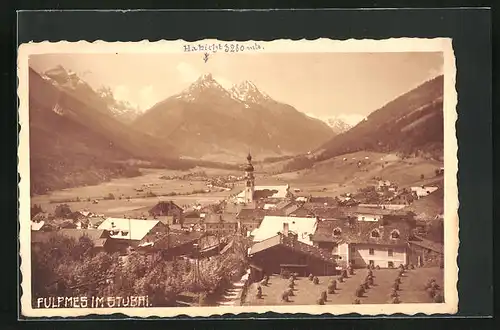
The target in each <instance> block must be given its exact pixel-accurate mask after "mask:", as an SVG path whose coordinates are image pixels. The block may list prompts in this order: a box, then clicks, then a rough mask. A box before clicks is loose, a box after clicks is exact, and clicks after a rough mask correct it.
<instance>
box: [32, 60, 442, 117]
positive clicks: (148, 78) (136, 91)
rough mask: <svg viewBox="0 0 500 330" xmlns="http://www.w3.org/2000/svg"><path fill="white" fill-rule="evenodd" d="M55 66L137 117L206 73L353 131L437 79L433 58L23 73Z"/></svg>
mask: <svg viewBox="0 0 500 330" xmlns="http://www.w3.org/2000/svg"><path fill="white" fill-rule="evenodd" d="M56 65H62V66H63V67H64V68H66V69H67V70H68V69H69V70H72V71H74V72H76V73H77V74H78V75H79V76H80V77H81V78H82V79H84V80H85V81H87V82H88V83H89V84H90V85H91V86H92V87H93V88H95V89H97V88H99V87H101V86H108V87H110V88H111V89H112V90H113V92H114V95H115V98H116V99H119V100H124V101H128V102H130V103H131V104H133V105H136V106H138V107H139V108H140V109H142V110H147V109H149V108H150V107H152V106H153V105H154V104H156V103H157V102H160V101H162V100H164V99H166V98H168V97H169V96H172V95H175V94H177V93H180V92H181V91H182V90H184V89H185V88H187V87H188V86H189V85H190V84H191V83H193V82H194V81H195V80H196V79H197V78H198V77H199V76H200V75H202V74H206V73H211V74H212V76H213V77H214V79H216V80H217V81H218V82H219V83H220V84H221V85H222V86H223V87H226V88H230V87H231V86H232V85H233V84H237V83H240V82H242V81H244V80H249V81H251V82H253V83H254V84H255V85H256V86H257V87H258V88H259V89H260V90H261V91H263V92H265V93H266V94H268V95H269V96H271V97H272V98H273V99H275V100H276V101H280V102H284V103H287V104H290V105H292V106H294V107H295V108H296V109H297V110H299V111H301V112H304V113H307V114H308V115H310V116H313V117H318V118H328V117H340V118H343V119H344V120H345V121H346V122H349V121H351V122H352V123H355V122H357V121H359V120H361V119H362V118H364V117H366V116H367V115H368V114H369V113H371V112H372V111H375V110H377V109H378V108H380V107H382V106H383V105H385V104H386V103H388V102H390V101H391V100H393V99H394V98H396V97H398V96H399V95H401V94H404V93H406V92H407V91H409V90H411V89H413V88H415V87H417V86H418V85H420V84H421V83H423V82H425V81H426V80H429V79H431V78H433V77H435V76H437V75H439V74H442V73H443V56H442V53H438V52H432V53H430V52H411V53H408V52H406V53H403V52H399V53H397V52H392V53H272V54H270V53H260V54H259V53H240V54H226V53H215V54H211V55H210V57H209V59H208V61H207V62H206V63H205V61H204V60H203V54H201V53H179V54H143V53H141V54H130V53H128V54H43V55H32V56H31V57H30V66H31V67H32V68H33V69H35V70H36V71H38V72H43V71H46V70H48V69H51V68H53V67H55V66H56Z"/></svg>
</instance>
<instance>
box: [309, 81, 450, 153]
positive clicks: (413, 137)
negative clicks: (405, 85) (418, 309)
mask: <svg viewBox="0 0 500 330" xmlns="http://www.w3.org/2000/svg"><path fill="white" fill-rule="evenodd" d="M359 150H367V151H377V152H386V153H388V152H396V153H401V154H404V155H410V156H422V157H428V158H433V159H437V160H440V159H442V154H443V76H439V77H436V78H434V79H432V80H430V81H428V82H426V83H424V84H422V85H420V86H419V87H417V88H415V89H414V90H411V91H409V92H408V93H406V94H404V95H401V96H400V97H398V98H396V99H395V100H393V101H392V102H390V103H388V104H386V105H385V106H383V107H382V108H380V109H378V110H376V111H374V112H372V113H371V114H370V115H369V116H368V118H367V119H366V120H364V121H362V122H360V123H359V124H358V125H356V126H355V127H353V128H352V129H350V130H348V131H347V132H345V133H343V134H339V135H336V136H334V137H333V138H332V139H331V140H330V141H328V142H326V143H325V144H323V146H322V147H320V148H319V149H318V150H317V154H318V155H317V158H316V160H317V161H321V160H325V159H329V158H331V157H334V156H338V155H342V154H346V153H350V152H355V151H359Z"/></svg>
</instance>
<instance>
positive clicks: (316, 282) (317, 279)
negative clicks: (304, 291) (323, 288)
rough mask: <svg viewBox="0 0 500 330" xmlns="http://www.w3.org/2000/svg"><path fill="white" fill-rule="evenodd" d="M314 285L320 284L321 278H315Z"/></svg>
mask: <svg viewBox="0 0 500 330" xmlns="http://www.w3.org/2000/svg"><path fill="white" fill-rule="evenodd" d="M313 283H314V284H319V278H318V277H317V276H314V278H313Z"/></svg>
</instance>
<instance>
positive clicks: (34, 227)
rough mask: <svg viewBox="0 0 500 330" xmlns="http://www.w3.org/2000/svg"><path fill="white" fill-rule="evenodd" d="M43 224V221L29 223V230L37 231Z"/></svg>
mask: <svg viewBox="0 0 500 330" xmlns="http://www.w3.org/2000/svg"><path fill="white" fill-rule="evenodd" d="M44 224H45V221H39V222H36V221H31V230H34V231H38V230H40V229H42V227H43V225H44Z"/></svg>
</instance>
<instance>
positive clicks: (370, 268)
mask: <svg viewBox="0 0 500 330" xmlns="http://www.w3.org/2000/svg"><path fill="white" fill-rule="evenodd" d="M358 166H359V165H358ZM442 174H443V169H442V168H440V169H436V176H437V177H438V176H440V175H442ZM172 178H173V177H164V178H163V179H165V180H167V179H172ZM175 179H182V180H186V181H196V180H199V181H203V182H204V183H205V184H206V189H207V190H209V191H210V190H213V189H220V190H221V191H222V190H223V191H229V190H232V189H233V188H238V187H239V186H237V184H241V183H242V184H243V188H242V190H241V191H240V190H237V192H236V193H231V194H228V195H227V197H225V198H223V199H221V200H219V201H218V202H217V203H207V204H205V205H200V204H197V203H192V204H189V205H188V204H181V205H179V204H177V203H176V202H174V201H172V200H168V199H166V200H161V201H158V202H157V203H156V205H154V206H153V207H151V208H149V209H148V210H147V212H142V213H141V214H140V215H138V216H131V215H123V216H122V217H119V216H116V215H109V214H102V213H99V212H93V211H92V210H91V209H90V208H88V209H84V210H72V209H71V208H70V206H69V205H68V204H65V203H61V204H59V205H57V206H56V208H55V211H54V214H53V215H51V218H50V219H49V218H47V216H46V214H44V212H43V210H42V208H41V207H40V206H39V205H34V206H33V207H32V220H31V244H32V251H38V250H39V249H43V248H44V246H46V244H48V243H47V242H49V241H51V240H53V239H54V236H55V235H60V236H62V237H67V238H71V239H74V240H75V241H78V240H81V239H82V238H83V237H85V238H86V239H88V240H90V242H91V245H92V251H93V253H94V254H96V255H97V254H99V253H104V254H106V255H117V256H119V258H120V260H124V261H125V262H126V260H127V257H128V256H130V255H132V254H133V255H137V254H140V255H143V256H144V255H145V256H152V255H155V256H158V255H160V256H161V260H163V261H164V262H177V261H183V262H186V263H187V264H189V265H190V266H189V267H191V268H190V274H191V273H192V274H194V275H193V276H194V277H195V281H199V278H200V277H202V276H203V270H200V267H201V268H203V267H211V266H210V262H212V261H214V260H216V261H217V262H219V261H220V260H222V261H221V262H222V263H223V260H227V259H224V258H226V257H227V256H228V255H234V254H237V253H239V252H238V251H240V252H241V250H242V249H243V251H244V257H243V259H244V262H242V264H241V267H240V269H238V271H236V272H234V273H233V274H231V278H230V279H228V280H227V281H226V282H224V285H223V286H222V287H221V288H220V290H218V291H217V294H215V297H214V299H213V301H212V302H210V303H209V305H245V306H248V305H277V304H321V305H323V304H352V303H354V304H361V303H363V304H365V303H415V302H442V301H443V291H442V290H443V281H444V279H443V267H444V250H443V240H444V238H439V239H429V238H428V236H430V237H432V236H433V233H431V234H429V232H430V231H434V232H435V231H436V228H435V227H436V226H435V225H434V223H441V226H442V223H443V214H442V212H439V214H426V215H425V216H417V214H416V213H415V212H414V210H413V209H412V205H413V204H414V202H415V201H419V200H420V201H421V200H425V199H426V198H429V196H432V194H435V193H436V192H437V191H438V190H439V189H440V187H438V186H436V185H429V186H414V187H409V188H406V187H405V188H400V187H398V185H397V183H394V182H391V181H389V180H386V179H382V178H375V179H378V180H376V181H377V184H376V185H368V186H366V187H364V188H359V189H357V190H356V191H352V192H349V193H342V194H339V195H338V196H334V197H331V196H323V195H322V194H321V192H319V193H318V194H314V195H313V194H308V193H304V192H303V191H301V189H297V188H296V189H291V188H290V185H289V184H281V185H263V186H261V185H258V184H256V183H258V182H259V177H258V176H257V175H256V174H255V169H254V165H253V163H252V156H251V155H250V154H249V155H248V157H247V159H246V165H245V167H244V169H243V172H242V173H241V175H239V176H238V175H226V176H223V175H218V176H212V177H210V176H208V175H206V174H205V173H191V174H188V175H183V176H182V177H181V176H178V177H175ZM93 203H95V204H97V203H99V201H98V200H95V201H93ZM429 224H431V225H429ZM438 227H439V226H438ZM437 232H438V234H437V236H439V228H438V229H437ZM434 236H436V235H434ZM236 246H238V247H236ZM238 249H239V250H238ZM237 250H238V251H237ZM221 258H222V259H221ZM207 269H208V268H207ZM167 276H168V275H167ZM166 280H167V279H165V281H166ZM160 281H161V279H160ZM405 286H406V287H405ZM402 287H405V288H404V290H402V289H401V288H402ZM178 291H179V290H178ZM212 291H214V290H212ZM189 295H190V293H189V292H185V291H183V292H175V297H174V298H172V299H173V301H175V302H176V304H177V305H178V306H183V305H189V306H196V305H199V304H200V303H199V301H198V300H197V299H189V298H186V297H188V296H189Z"/></svg>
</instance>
